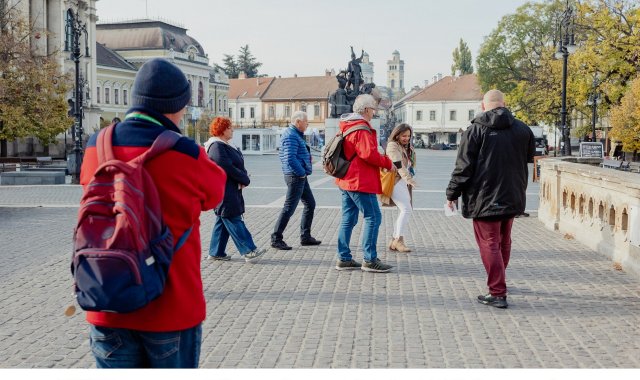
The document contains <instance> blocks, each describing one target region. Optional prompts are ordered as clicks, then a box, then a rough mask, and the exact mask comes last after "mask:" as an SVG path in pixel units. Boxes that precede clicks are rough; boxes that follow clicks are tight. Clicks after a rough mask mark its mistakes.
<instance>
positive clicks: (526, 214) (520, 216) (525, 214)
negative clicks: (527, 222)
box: [516, 212, 529, 218]
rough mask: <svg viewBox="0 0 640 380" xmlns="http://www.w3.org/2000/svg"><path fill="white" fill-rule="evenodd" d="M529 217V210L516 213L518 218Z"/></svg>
mask: <svg viewBox="0 0 640 380" xmlns="http://www.w3.org/2000/svg"><path fill="white" fill-rule="evenodd" d="M528 217H529V213H528V212H523V213H522V214H520V215H516V218H528Z"/></svg>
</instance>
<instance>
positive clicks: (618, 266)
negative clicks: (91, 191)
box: [613, 263, 622, 272]
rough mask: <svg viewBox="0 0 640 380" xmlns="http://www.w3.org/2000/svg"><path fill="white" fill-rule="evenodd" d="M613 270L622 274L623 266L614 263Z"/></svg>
mask: <svg viewBox="0 0 640 380" xmlns="http://www.w3.org/2000/svg"><path fill="white" fill-rule="evenodd" d="M613 269H615V270H617V271H620V272H622V265H620V263H613Z"/></svg>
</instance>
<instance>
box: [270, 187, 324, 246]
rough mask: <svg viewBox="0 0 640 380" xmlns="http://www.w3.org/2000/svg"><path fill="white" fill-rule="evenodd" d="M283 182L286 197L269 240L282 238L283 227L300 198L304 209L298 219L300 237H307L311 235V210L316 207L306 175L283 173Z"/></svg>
mask: <svg viewBox="0 0 640 380" xmlns="http://www.w3.org/2000/svg"><path fill="white" fill-rule="evenodd" d="M284 182H285V183H286V184H287V197H286V199H285V201H284V206H283V207H282V212H280V217H278V221H277V222H276V226H275V228H274V229H273V233H272V234H271V242H272V243H273V242H276V241H280V240H282V234H283V233H284V229H285V228H287V224H289V219H291V216H292V215H293V213H294V212H295V211H296V207H298V203H299V202H300V200H302V204H304V210H303V211H302V220H301V221H300V239H301V240H304V239H308V238H310V237H311V222H313V212H314V210H315V209H316V200H315V198H314V197H313V193H312V192H311V187H310V186H309V181H308V180H307V177H304V178H302V177H298V176H296V175H285V176H284Z"/></svg>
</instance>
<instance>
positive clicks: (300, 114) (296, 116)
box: [291, 111, 307, 125]
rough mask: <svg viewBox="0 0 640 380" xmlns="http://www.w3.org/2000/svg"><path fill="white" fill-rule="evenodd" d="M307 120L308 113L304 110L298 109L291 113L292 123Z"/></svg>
mask: <svg viewBox="0 0 640 380" xmlns="http://www.w3.org/2000/svg"><path fill="white" fill-rule="evenodd" d="M298 120H300V121H305V120H307V113H306V112H304V111H296V112H294V113H293V115H291V124H293V125H296V122H297V121H298Z"/></svg>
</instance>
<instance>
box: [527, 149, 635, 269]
mask: <svg viewBox="0 0 640 380" xmlns="http://www.w3.org/2000/svg"><path fill="white" fill-rule="evenodd" d="M599 161H600V160H599V159H595V160H594V159H584V160H583V159H579V158H575V157H571V158H562V159H560V158H545V159H542V160H539V162H540V206H539V209H538V219H539V220H540V221H541V222H542V223H544V225H545V226H546V227H547V228H549V229H552V230H557V231H560V232H561V233H564V234H567V237H569V236H572V237H574V238H575V239H577V241H579V242H580V243H582V244H584V245H585V246H587V247H589V248H591V249H593V250H596V251H598V252H600V253H602V254H605V255H606V256H608V257H610V258H611V259H612V261H613V262H614V263H617V264H619V265H621V266H622V269H623V270H625V271H626V272H629V273H632V274H634V275H635V276H637V277H640V174H638V173H631V172H625V171H620V170H614V169H607V168H601V167H599V166H597V163H598V162H599ZM594 164H596V165H594Z"/></svg>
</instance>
